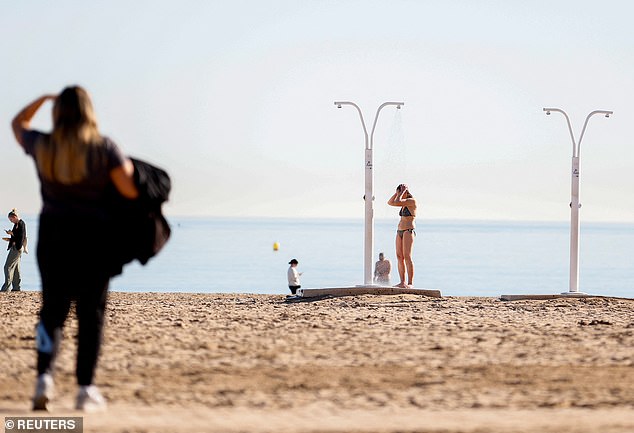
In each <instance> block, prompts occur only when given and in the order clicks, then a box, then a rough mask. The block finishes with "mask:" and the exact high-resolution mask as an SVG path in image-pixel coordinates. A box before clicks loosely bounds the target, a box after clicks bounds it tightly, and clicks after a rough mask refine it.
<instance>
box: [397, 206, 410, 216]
mask: <svg viewBox="0 0 634 433" xmlns="http://www.w3.org/2000/svg"><path fill="white" fill-rule="evenodd" d="M398 214H399V216H413V215H412V213H411V212H410V211H409V209H407V206H403V207H402V208H401V210H400V211H398Z"/></svg>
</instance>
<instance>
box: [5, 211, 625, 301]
mask: <svg viewBox="0 0 634 433" xmlns="http://www.w3.org/2000/svg"><path fill="white" fill-rule="evenodd" d="M25 222H26V223H27V226H28V236H29V245H30V251H31V253H30V254H28V255H22V287H23V288H24V289H26V290H39V289H40V287H41V283H40V279H39V274H38V272H37V265H36V258H35V248H36V246H35V245H36V242H37V218H36V217H33V218H25ZM417 223H418V224H417V230H416V231H417V235H416V240H415V245H414V253H413V259H414V263H415V266H416V274H415V281H414V282H415V286H416V287H420V288H429V289H438V290H441V292H442V294H443V295H451V296H499V295H501V294H522V293H533V294H556V293H560V292H566V291H568V278H569V239H570V232H569V231H570V229H569V225H568V224H567V223H543V222H534V223H531V222H469V221H426V220H424V219H419V221H417ZM170 224H171V227H172V237H171V239H170V241H169V242H168V244H167V245H166V246H165V248H164V249H163V250H162V251H161V252H160V254H159V255H158V256H157V257H155V258H153V259H151V260H150V262H149V263H148V264H147V265H145V266H141V265H140V264H139V263H138V262H135V263H132V264H130V265H128V266H126V268H125V270H124V273H123V275H121V276H118V277H116V278H114V279H113V280H112V282H111V289H112V290H118V291H126V292H137V291H142V292H197V293H264V294H287V293H289V291H288V283H287V279H286V271H287V269H288V262H289V260H290V259H292V258H296V259H297V260H298V261H299V267H298V269H299V271H300V272H302V275H301V283H302V287H305V288H310V287H313V288H320V287H341V286H350V285H358V284H363V248H364V247H363V240H364V222H363V219H359V220H343V219H271V218H240V219H223V218H170ZM396 224H397V221H396V220H389V221H388V220H378V221H375V228H374V232H375V248H374V257H375V260H377V256H378V253H379V252H384V253H385V255H386V257H387V258H388V259H390V260H391V261H392V263H393V272H392V282H393V283H394V284H395V283H397V282H398V280H397V278H398V275H397V273H396V266H395V260H394V259H395V254H394V239H395V230H396ZM71 226H72V225H71ZM7 228H10V227H7ZM69 239H72V236H69ZM122 242H124V240H122ZM274 243H278V244H279V250H278V251H274V249H273V244H274ZM580 245H581V247H580V252H581V254H580V290H581V291H583V292H587V293H591V294H599V295H605V296H621V297H634V259H633V258H634V225H632V224H604V223H585V224H582V228H581V244H580ZM74 248H75V247H74V246H73V245H60V254H66V255H67V256H68V272H69V278H72V275H73V271H72V255H73V254H81V248H76V249H74Z"/></svg>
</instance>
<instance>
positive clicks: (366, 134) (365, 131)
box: [335, 101, 370, 149]
mask: <svg viewBox="0 0 634 433" xmlns="http://www.w3.org/2000/svg"><path fill="white" fill-rule="evenodd" d="M335 105H336V106H337V108H341V106H342V105H352V106H353V107H354V108H356V109H357V112H358V113H359V118H360V119H361V126H363V134H364V135H365V148H366V149H369V148H370V147H369V144H368V130H367V129H366V127H365V121H364V120H363V113H361V109H360V108H359V106H358V105H357V104H355V103H354V102H350V101H340V102H335Z"/></svg>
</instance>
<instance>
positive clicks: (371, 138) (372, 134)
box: [370, 102, 405, 149]
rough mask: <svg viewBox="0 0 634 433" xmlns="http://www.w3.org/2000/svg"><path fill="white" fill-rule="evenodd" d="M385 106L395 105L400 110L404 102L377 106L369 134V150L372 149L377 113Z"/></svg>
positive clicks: (377, 118) (385, 103)
mask: <svg viewBox="0 0 634 433" xmlns="http://www.w3.org/2000/svg"><path fill="white" fill-rule="evenodd" d="M387 105H396V108H398V109H400V108H401V106H402V105H405V102H384V103H382V104H381V105H379V108H377V110H376V114H375V115H374V124H373V125H372V132H371V133H370V149H372V148H373V147H374V143H373V141H374V129H375V128H376V122H377V121H378V120H379V113H380V112H381V109H382V108H383V107H385V106H387Z"/></svg>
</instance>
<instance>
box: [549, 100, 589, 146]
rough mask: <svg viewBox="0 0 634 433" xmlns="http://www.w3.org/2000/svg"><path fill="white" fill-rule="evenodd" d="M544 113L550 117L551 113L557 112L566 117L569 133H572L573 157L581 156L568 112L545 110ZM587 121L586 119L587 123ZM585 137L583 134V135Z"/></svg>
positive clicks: (555, 109)
mask: <svg viewBox="0 0 634 433" xmlns="http://www.w3.org/2000/svg"><path fill="white" fill-rule="evenodd" d="M544 111H545V112H546V115H550V112H551V111H556V112H558V113H561V114H563V115H564V117H565V118H566V123H568V131H569V132H570V139H571V140H572V156H573V157H575V156H579V155H578V152H579V151H578V147H577V144H576V143H575V136H574V134H573V133H572V126H571V125H570V118H569V117H568V115H567V114H566V112H565V111H564V110H561V109H559V108H544ZM587 121H588V120H587V119H586V123H587ZM582 135H583V134H582Z"/></svg>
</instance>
